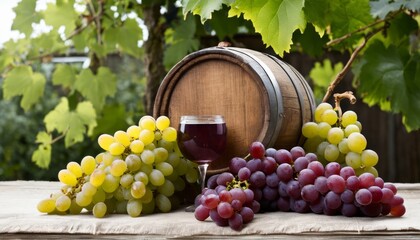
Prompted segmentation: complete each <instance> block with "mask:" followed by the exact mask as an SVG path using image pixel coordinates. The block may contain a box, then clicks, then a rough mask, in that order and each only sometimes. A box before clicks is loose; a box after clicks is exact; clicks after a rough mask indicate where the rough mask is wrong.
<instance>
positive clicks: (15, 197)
mask: <svg viewBox="0 0 420 240" xmlns="http://www.w3.org/2000/svg"><path fill="white" fill-rule="evenodd" d="M396 186H397V187H398V194H399V195H401V196H402V197H403V198H404V199H405V206H406V209H407V212H406V214H405V215H404V216H403V217H401V218H395V217H377V218H367V217H366V218H361V217H354V218H348V217H344V216H325V215H316V214H313V213H307V214H299V213H293V212H273V213H263V214H257V215H256V216H255V218H254V220H253V221H252V222H251V223H249V224H247V225H246V227H245V228H244V229H243V230H242V231H240V232H237V231H233V230H231V229H230V228H229V227H218V226H216V224H215V223H213V222H211V221H210V220H208V221H206V222H199V221H197V220H196V219H195V218H194V216H193V213H188V212H185V211H183V209H179V210H176V211H173V212H170V213H166V214H152V215H145V216H141V217H138V218H131V217H130V216H128V215H120V214H112V215H110V216H107V217H105V218H102V219H98V218H95V217H93V216H92V215H90V214H81V215H66V216H57V215H46V214H41V213H39V212H38V211H37V209H36V205H37V203H38V202H39V201H40V200H41V199H43V198H46V197H48V196H49V194H50V193H53V192H55V191H57V190H58V189H59V188H60V183H58V182H35V181H11V182H0V238H1V234H12V233H19V234H92V235H98V234H107V235H114V236H117V235H118V234H124V235H125V234H135V235H138V236H148V235H149V236H162V237H168V238H173V237H175V238H176V237H180V238H183V237H194V236H207V237H209V236H210V237H211V236H214V237H217V236H232V237H233V236H238V235H242V236H244V237H247V238H249V237H252V236H266V235H270V236H275V235H284V234H297V235H302V234H303V235H311V234H313V235H318V236H319V235H325V236H327V235H335V234H340V235H343V234H345V235H359V234H366V235H368V234H375V235H377V234H384V235H388V234H391V235H403V234H408V235H411V236H413V235H414V236H415V235H418V237H419V238H420V184H396Z"/></svg>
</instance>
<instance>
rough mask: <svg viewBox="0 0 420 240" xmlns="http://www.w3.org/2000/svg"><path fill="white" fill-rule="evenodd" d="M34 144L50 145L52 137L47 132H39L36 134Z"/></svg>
mask: <svg viewBox="0 0 420 240" xmlns="http://www.w3.org/2000/svg"><path fill="white" fill-rule="evenodd" d="M35 142H36V143H40V144H44V145H48V144H51V142H52V137H51V135H50V134H48V133H47V132H45V131H41V132H38V134H37V135H36V140H35Z"/></svg>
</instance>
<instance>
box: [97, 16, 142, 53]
mask: <svg viewBox="0 0 420 240" xmlns="http://www.w3.org/2000/svg"><path fill="white" fill-rule="evenodd" d="M142 35H143V31H142V30H141V28H140V26H139V24H138V23H137V21H136V20H135V19H127V20H126V21H124V25H122V26H117V27H110V28H108V29H105V31H104V34H103V39H104V44H105V47H106V51H107V52H112V51H114V50H115V49H119V50H120V51H122V52H125V53H128V54H130V55H132V56H134V57H139V53H140V48H139V47H138V44H137V42H138V41H139V40H142Z"/></svg>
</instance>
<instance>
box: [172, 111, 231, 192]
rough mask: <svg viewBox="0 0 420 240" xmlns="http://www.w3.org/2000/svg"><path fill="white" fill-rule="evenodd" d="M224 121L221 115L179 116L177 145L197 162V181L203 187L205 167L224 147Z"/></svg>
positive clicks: (191, 159)
mask: <svg viewBox="0 0 420 240" xmlns="http://www.w3.org/2000/svg"><path fill="white" fill-rule="evenodd" d="M226 132H227V129H226V123H225V120H224V118H223V116H221V115H186V116H181V119H180V122H179V128H178V145H179V149H180V150H181V152H182V154H183V155H184V156H185V157H186V158H187V159H188V160H190V161H193V162H195V163H197V164H198V170H199V173H200V178H199V183H200V186H201V190H203V189H204V185H205V180H206V174H207V168H208V166H209V164H210V163H211V162H212V161H214V160H216V159H218V158H219V157H220V156H221V155H222V154H223V152H224V151H225V148H226Z"/></svg>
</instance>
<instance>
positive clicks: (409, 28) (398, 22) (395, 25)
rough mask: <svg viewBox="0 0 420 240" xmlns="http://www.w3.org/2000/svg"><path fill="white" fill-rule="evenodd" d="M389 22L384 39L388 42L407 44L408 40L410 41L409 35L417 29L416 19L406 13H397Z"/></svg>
mask: <svg viewBox="0 0 420 240" xmlns="http://www.w3.org/2000/svg"><path fill="white" fill-rule="evenodd" d="M389 23H390V24H389V28H388V29H387V38H386V39H385V40H384V42H386V43H388V44H394V45H399V44H405V45H406V46H408V45H409V42H410V41H412V40H410V35H411V34H412V33H415V32H417V30H418V29H419V25H418V23H417V21H416V20H414V19H413V18H412V17H410V16H408V15H407V14H398V15H397V16H396V17H395V18H394V19H392V20H391V21H389Z"/></svg>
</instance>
